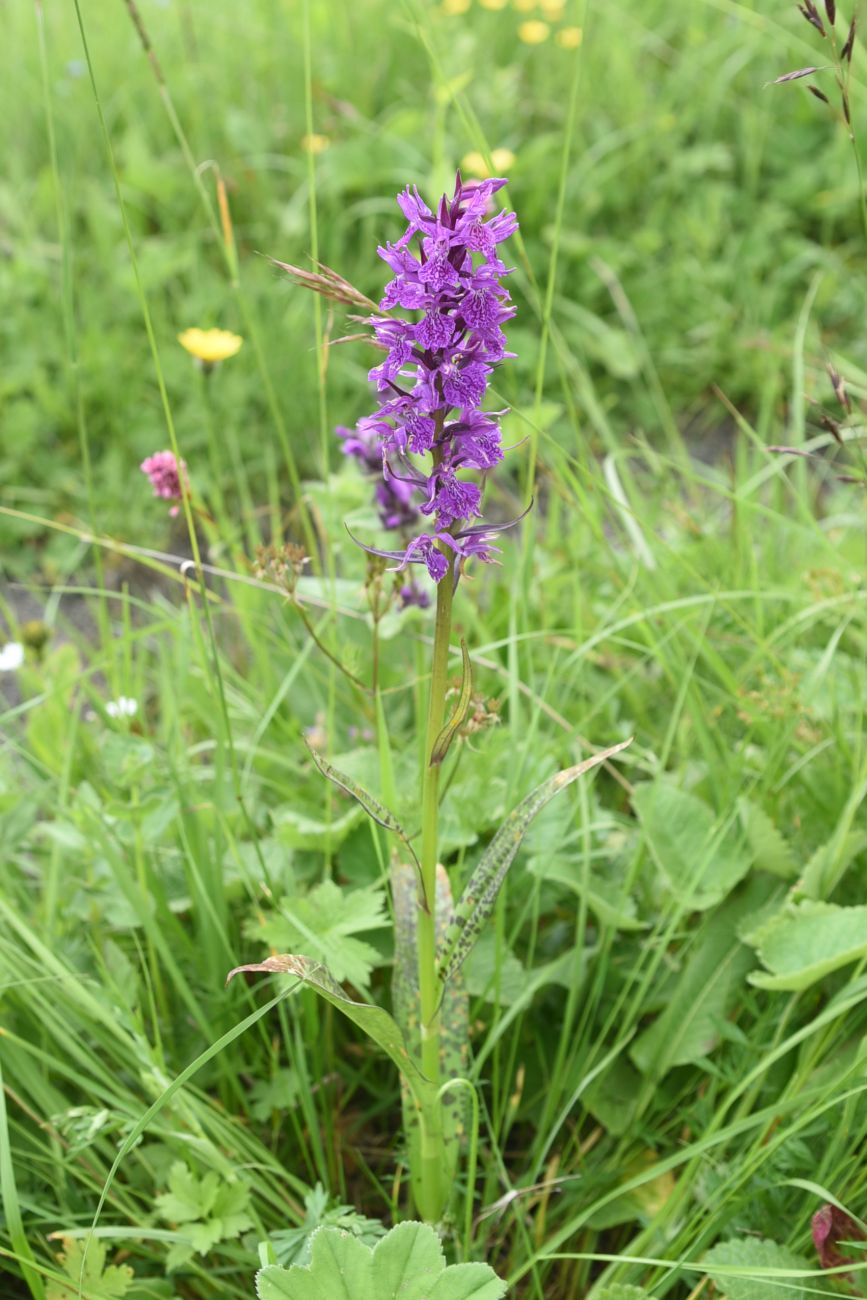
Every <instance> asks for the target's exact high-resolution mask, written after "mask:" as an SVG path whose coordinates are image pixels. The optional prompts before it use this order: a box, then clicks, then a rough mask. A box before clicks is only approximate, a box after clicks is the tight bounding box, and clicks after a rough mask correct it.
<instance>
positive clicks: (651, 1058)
mask: <svg viewBox="0 0 867 1300" xmlns="http://www.w3.org/2000/svg"><path fill="white" fill-rule="evenodd" d="M769 887H770V888H773V887H774V886H773V885H772V882H770V881H768V879H767V877H760V876H756V877H755V878H754V880H753V881H752V882H751V885H750V887H749V888H747V889H745V890H743V891H740V892H739V893H738V894H737V895H734V896H733V897H732V898H730V899H727V900H726V902H725V903H724V904H723V905H722V906H721V907H720V908H718V909H717V910H716V911H714V912H713V913H712V914H711V915H710V916H709V917H708V918H707V919H706V920H705V921H704V923H703V924H702V925H701V927H700V928H699V930H698V932H697V934H696V935H695V937H694V941H693V942H692V943H691V945H690V949H689V954H690V955H689V956H688V959H687V960H686V962H685V963H684V965H683V967H682V968H681V971H680V974H679V976H678V979H677V981H676V983H675V985H674V989H673V991H672V992H671V993H669V996H668V999H667V1002H666V1007H665V1010H664V1011H663V1012H662V1014H661V1015H659V1016H658V1017H657V1018H656V1020H655V1021H654V1022H653V1024H652V1025H650V1027H649V1028H648V1029H646V1030H645V1031H644V1033H643V1034H641V1035H640V1037H639V1038H637V1039H636V1040H635V1042H634V1043H633V1044H632V1047H631V1048H630V1051H629V1055H630V1056H631V1057H632V1060H633V1061H634V1062H635V1064H636V1065H637V1066H638V1068H639V1070H641V1072H642V1073H643V1074H647V1075H650V1076H652V1077H653V1078H656V1079H661V1078H662V1076H663V1075H664V1074H666V1073H667V1071H668V1070H670V1069H673V1067H674V1066H676V1065H687V1064H691V1063H693V1062H695V1061H700V1060H701V1059H702V1058H703V1057H705V1056H707V1054H708V1053H709V1052H711V1051H712V1050H713V1049H714V1047H716V1045H717V1043H718V1042H719V1037H720V1026H721V1024H722V1023H723V1021H724V1020H725V1017H726V1013H727V1011H728V1009H729V1007H730V1005H731V1003H732V1002H733V1000H734V999H735V998H736V997H737V995H738V993H739V992H740V990H741V988H742V985H743V981H744V979H745V977H746V975H747V973H748V972H749V971H750V970H752V968H753V965H754V958H753V956H752V954H751V953H750V950H749V948H747V947H745V946H744V944H743V943H741V942H740V940H739V939H738V935H737V930H738V925H739V924H740V922H741V920H742V919H743V918H744V917H745V916H748V915H749V914H750V913H751V912H754V911H755V909H756V908H757V907H759V906H760V905H761V900H762V896H763V895H764V894H766V893H767V890H768V888H769ZM777 888H778V887H777Z"/></svg>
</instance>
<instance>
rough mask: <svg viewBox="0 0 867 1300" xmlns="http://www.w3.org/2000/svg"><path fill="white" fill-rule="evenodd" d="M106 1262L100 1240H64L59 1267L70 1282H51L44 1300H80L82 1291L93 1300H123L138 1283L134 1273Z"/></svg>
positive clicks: (125, 1267) (95, 1238) (104, 1248)
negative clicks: (135, 1282)
mask: <svg viewBox="0 0 867 1300" xmlns="http://www.w3.org/2000/svg"><path fill="white" fill-rule="evenodd" d="M105 1261H106V1247H105V1244H104V1243H103V1242H101V1241H100V1240H99V1238H98V1237H86V1238H83V1239H82V1240H80V1241H78V1240H75V1239H74V1238H71V1237H66V1238H64V1241H63V1250H62V1252H61V1254H60V1257H59V1260H58V1263H59V1264H60V1267H61V1268H62V1269H63V1271H64V1273H66V1275H67V1276H68V1277H69V1279H70V1280H69V1282H58V1281H56V1280H55V1281H51V1282H49V1283H48V1285H47V1287H46V1291H45V1300H78V1297H79V1295H80V1294H81V1292H82V1291H83V1292H84V1294H85V1295H87V1296H88V1297H89V1298H90V1300H123V1297H124V1296H125V1295H126V1293H127V1291H129V1289H130V1287H131V1286H132V1284H133V1281H134V1280H135V1277H134V1274H133V1271H132V1269H131V1268H127V1266H126V1265H125V1264H109V1265H108V1266H106V1262H105Z"/></svg>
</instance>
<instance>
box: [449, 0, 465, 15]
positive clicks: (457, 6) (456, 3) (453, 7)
mask: <svg viewBox="0 0 867 1300" xmlns="http://www.w3.org/2000/svg"><path fill="white" fill-rule="evenodd" d="M469 7H470V0H443V13H444V14H465V13H466V12H467V10H468V9H469Z"/></svg>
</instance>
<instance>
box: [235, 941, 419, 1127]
mask: <svg viewBox="0 0 867 1300" xmlns="http://www.w3.org/2000/svg"><path fill="white" fill-rule="evenodd" d="M242 971H255V972H259V971H261V972H263V973H265V974H269V975H294V976H295V977H296V978H297V979H299V980H303V981H304V983H305V984H309V985H310V987H311V988H312V989H314V990H315V991H316V992H317V993H318V994H319V996H320V997H322V998H324V999H325V1001H326V1002H330V1003H331V1005H332V1006H333V1007H336V1008H337V1010H338V1011H342V1012H343V1014H344V1015H345V1016H346V1017H347V1018H348V1019H349V1020H351V1021H352V1022H353V1023H354V1024H356V1025H358V1027H359V1029H363V1030H364V1032H365V1033H366V1034H367V1036H368V1038H371V1039H372V1040H373V1042H375V1043H376V1044H377V1046H378V1047H381V1048H382V1050H383V1051H384V1052H385V1054H386V1056H388V1057H389V1058H390V1059H391V1060H392V1061H393V1062H394V1064H395V1065H396V1066H397V1068H398V1069H399V1070H400V1071H401V1074H402V1075H403V1076H404V1077H405V1078H406V1081H407V1083H408V1085H409V1087H410V1088H411V1089H412V1093H413V1096H414V1097H415V1099H416V1101H417V1102H418V1104H419V1105H420V1106H421V1107H422V1108H423V1109H424V1108H426V1107H432V1106H434V1105H436V1104H438V1103H437V1101H436V1091H437V1090H436V1088H434V1086H433V1084H432V1083H431V1081H430V1080H429V1079H426V1078H425V1076H424V1075H423V1074H422V1072H421V1067H420V1066H419V1063H418V1061H417V1059H416V1057H415V1055H414V1054H413V1053H411V1052H410V1050H409V1048H408V1047H407V1044H406V1041H405V1039H404V1036H403V1034H402V1033H401V1031H400V1029H399V1027H398V1025H397V1023H396V1022H395V1021H394V1020H393V1019H392V1017H391V1016H390V1015H389V1014H388V1012H387V1011H384V1010H383V1008H382V1007H377V1006H374V1005H373V1004H372V1003H369V1002H353V1000H352V998H350V997H349V995H348V994H347V993H345V992H344V990H343V989H342V988H341V987H340V985H339V984H338V983H337V982H336V981H335V980H334V978H333V977H332V975H331V973H330V971H329V970H328V969H327V967H325V966H323V965H322V963H321V962H318V961H314V960H313V959H312V958H311V957H303V956H299V955H297V954H294V953H284V954H283V955H282V956H278V957H268V958H267V959H266V960H265V961H262V962H252V963H250V964H248V965H245V966H236V967H235V968H234V970H230V971H229V974H228V975H227V976H226V983H227V984H228V982H229V980H231V979H233V978H234V976H235V975H238V974H240V973H241V972H242Z"/></svg>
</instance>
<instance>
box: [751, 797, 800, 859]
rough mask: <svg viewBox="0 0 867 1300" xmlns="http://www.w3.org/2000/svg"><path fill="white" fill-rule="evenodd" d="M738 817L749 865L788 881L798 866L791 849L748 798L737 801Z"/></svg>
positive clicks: (767, 817) (762, 810)
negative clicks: (750, 857) (750, 855)
mask: <svg viewBox="0 0 867 1300" xmlns="http://www.w3.org/2000/svg"><path fill="white" fill-rule="evenodd" d="M738 814H739V816H740V820H741V826H742V827H743V831H744V835H745V836H746V838H747V844H749V846H750V849H751V850H752V854H753V865H754V866H756V867H758V869H759V871H769V872H770V873H771V875H773V876H782V877H783V879H788V878H789V877H791V876H796V875H797V874H798V864H797V862H796V861H795V855H794V853H793V852H792V849H791V846H790V845H789V844H788V843H787V841H786V840H785V839H783V836H782V835H781V834H780V832H779V831H778V830H777V828H776V826H775V825H774V823H773V822H772V821H771V819H770V817H769V816H768V814H767V813H766V812H765V811H764V809H763V808H760V807H759V805H758V804H755V803H752V802H751V801H750V800H749V799H745V798H740V799H738Z"/></svg>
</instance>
